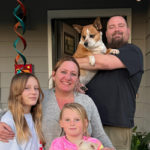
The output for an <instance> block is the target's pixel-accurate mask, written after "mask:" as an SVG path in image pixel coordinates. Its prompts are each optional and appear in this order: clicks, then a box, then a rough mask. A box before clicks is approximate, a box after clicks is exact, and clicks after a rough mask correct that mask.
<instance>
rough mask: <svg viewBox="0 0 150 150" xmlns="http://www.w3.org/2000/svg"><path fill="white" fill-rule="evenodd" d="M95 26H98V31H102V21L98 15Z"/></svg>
mask: <svg viewBox="0 0 150 150" xmlns="http://www.w3.org/2000/svg"><path fill="white" fill-rule="evenodd" d="M93 26H94V27H95V28H96V30H97V31H101V29H102V24H101V21H100V17H97V18H96V19H95V21H94V23H93Z"/></svg>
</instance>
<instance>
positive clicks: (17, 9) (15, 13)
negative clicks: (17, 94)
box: [13, 0, 27, 73]
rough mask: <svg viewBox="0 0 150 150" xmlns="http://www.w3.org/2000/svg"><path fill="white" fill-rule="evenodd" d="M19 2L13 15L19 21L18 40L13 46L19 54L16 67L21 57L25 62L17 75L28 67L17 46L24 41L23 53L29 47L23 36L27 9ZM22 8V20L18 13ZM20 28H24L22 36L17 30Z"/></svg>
mask: <svg viewBox="0 0 150 150" xmlns="http://www.w3.org/2000/svg"><path fill="white" fill-rule="evenodd" d="M17 2H18V6H17V7H16V8H15V9H14V11H13V15H14V16H15V18H16V19H17V21H18V22H17V23H16V24H15V25H14V31H15V32H16V34H17V36H18V38H17V39H16V40H15V41H14V43H13V46H14V48H15V50H16V52H17V53H18V55H17V56H16V58H15V65H18V60H19V58H20V57H21V58H22V60H23V62H24V65H23V67H22V68H20V70H18V72H17V73H20V72H22V70H23V69H24V67H25V65H26V58H25V56H24V55H23V54H22V53H21V51H20V50H18V49H17V44H18V42H19V41H20V40H21V41H22V43H23V46H24V48H23V50H22V52H23V51H24V50H25V49H26V47H27V44H26V40H25V39H24V38H23V36H22V35H23V34H24V33H25V31H26V28H25V24H24V22H23V19H24V17H25V16H26V9H25V7H24V5H23V3H22V2H21V1H20V0H17ZM20 8H21V11H22V13H23V16H22V18H20V17H19V16H17V12H18V11H19V9H20ZM20 26H21V28H22V34H20V33H19V32H18V31H17V29H18V28H19V27H20Z"/></svg>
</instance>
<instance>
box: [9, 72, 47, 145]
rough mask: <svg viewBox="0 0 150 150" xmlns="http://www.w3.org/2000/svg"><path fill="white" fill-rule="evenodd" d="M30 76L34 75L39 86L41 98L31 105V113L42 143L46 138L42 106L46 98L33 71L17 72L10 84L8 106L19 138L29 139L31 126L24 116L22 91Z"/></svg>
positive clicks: (22, 140)
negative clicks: (43, 127)
mask: <svg viewBox="0 0 150 150" xmlns="http://www.w3.org/2000/svg"><path fill="white" fill-rule="evenodd" d="M30 77H34V78H35V79H36V80H37V82H38V86H39V98H38V101H37V104H36V105H35V106H32V107H31V115H32V118H33V121H34V126H35V130H36V133H37V135H38V137H39V140H40V141H41V142H42V144H43V145H44V144H45V139H44V136H43V133H42V106H41V102H42V100H43V98H44V94H43V92H42V90H41V88H40V84H39V81H38V79H37V77H36V76H35V75H33V74H31V73H20V74H16V75H15V76H14V77H13V78H12V80H11V84H10V92H9V98H8V107H9V110H10V111H11V113H12V116H13V119H14V122H15V126H16V130H17V140H18V142H19V143H21V142H24V141H28V140H29V138H30V137H31V133H30V130H29V127H28V125H27V122H26V119H25V117H24V109H23V104H22V92H23V91H24V89H25V86H26V83H27V81H28V79H29V78H30Z"/></svg>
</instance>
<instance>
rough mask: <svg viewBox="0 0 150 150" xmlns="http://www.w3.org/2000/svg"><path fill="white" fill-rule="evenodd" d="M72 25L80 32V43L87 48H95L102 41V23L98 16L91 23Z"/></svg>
mask: <svg viewBox="0 0 150 150" xmlns="http://www.w3.org/2000/svg"><path fill="white" fill-rule="evenodd" d="M73 27H74V28H75V29H76V30H77V31H78V32H79V33H81V39H80V44H82V45H83V46H84V47H85V48H87V49H90V50H92V49H94V48H97V47H98V46H99V45H100V43H101V42H102V32H101V31H100V30H101V29H102V25H101V22H100V18H99V17H98V18H96V20H95V21H94V23H93V24H90V25H86V26H80V25H73Z"/></svg>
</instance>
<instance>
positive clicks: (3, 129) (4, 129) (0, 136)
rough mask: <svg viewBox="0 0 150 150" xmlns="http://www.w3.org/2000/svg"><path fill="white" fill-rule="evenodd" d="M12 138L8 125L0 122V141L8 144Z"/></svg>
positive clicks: (12, 134)
mask: <svg viewBox="0 0 150 150" xmlns="http://www.w3.org/2000/svg"><path fill="white" fill-rule="evenodd" d="M13 138H14V133H13V131H12V129H11V128H10V126H9V125H7V124H6V123H4V122H0V141H2V142H8V141H9V140H12V139H13Z"/></svg>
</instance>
